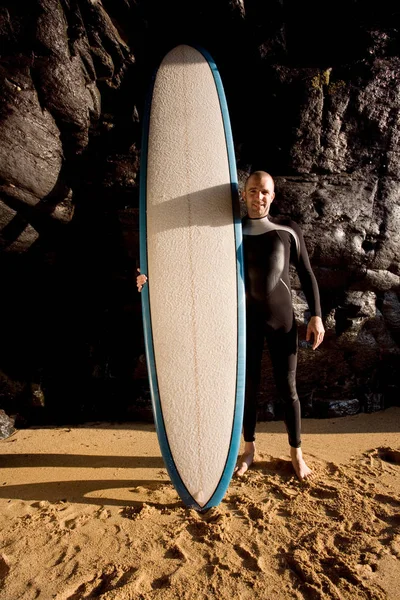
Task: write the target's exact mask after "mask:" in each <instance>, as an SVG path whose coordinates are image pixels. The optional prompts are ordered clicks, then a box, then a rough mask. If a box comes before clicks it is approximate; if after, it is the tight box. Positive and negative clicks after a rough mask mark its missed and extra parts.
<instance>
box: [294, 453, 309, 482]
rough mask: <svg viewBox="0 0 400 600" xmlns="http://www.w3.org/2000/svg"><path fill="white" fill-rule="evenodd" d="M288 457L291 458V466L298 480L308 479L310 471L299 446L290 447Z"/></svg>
mask: <svg viewBox="0 0 400 600" xmlns="http://www.w3.org/2000/svg"><path fill="white" fill-rule="evenodd" d="M290 457H291V459H292V465H293V468H294V470H295V472H296V475H297V477H298V478H299V479H300V481H304V480H305V479H310V477H312V471H311V469H310V468H309V467H307V465H306V463H305V462H304V458H303V453H302V451H301V448H290Z"/></svg>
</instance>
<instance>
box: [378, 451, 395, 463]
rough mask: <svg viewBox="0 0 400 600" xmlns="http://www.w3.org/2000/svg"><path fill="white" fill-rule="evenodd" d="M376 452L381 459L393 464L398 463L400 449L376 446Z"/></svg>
mask: <svg viewBox="0 0 400 600" xmlns="http://www.w3.org/2000/svg"><path fill="white" fill-rule="evenodd" d="M377 452H378V456H379V458H380V459H381V460H384V461H385V462H388V463H391V464H393V465H400V450H393V448H378V449H377Z"/></svg>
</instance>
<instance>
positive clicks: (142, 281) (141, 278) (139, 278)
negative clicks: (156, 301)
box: [136, 269, 147, 292]
mask: <svg viewBox="0 0 400 600" xmlns="http://www.w3.org/2000/svg"><path fill="white" fill-rule="evenodd" d="M138 273H140V269H138ZM146 281H147V277H146V275H138V276H137V277H136V285H137V289H138V292H141V291H142V288H143V286H144V284H145V283H146Z"/></svg>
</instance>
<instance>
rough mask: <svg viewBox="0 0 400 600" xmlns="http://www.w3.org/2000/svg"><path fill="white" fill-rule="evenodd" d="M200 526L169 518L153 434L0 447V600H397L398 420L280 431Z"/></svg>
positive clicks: (273, 428)
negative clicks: (299, 446) (303, 476)
mask: <svg viewBox="0 0 400 600" xmlns="http://www.w3.org/2000/svg"><path fill="white" fill-rule="evenodd" d="M257 431H258V437H257V445H258V460H257V463H256V464H255V465H254V468H252V469H251V470H249V472H248V473H247V474H246V475H245V476H244V477H243V478H242V479H241V480H238V479H234V480H233V481H232V482H231V484H230V486H229V489H228V492H227V494H226V496H225V498H224V500H223V502H222V503H221V504H220V505H219V506H218V507H216V508H214V509H211V510H210V511H208V512H207V513H205V514H199V513H197V512H195V511H193V510H189V509H187V508H185V507H184V506H183V505H182V502H181V501H180V499H179V497H178V495H177V494H176V492H175V490H174V488H173V487H172V485H171V483H170V482H169V478H168V475H167V472H166V470H165V468H164V465H163V461H162V458H161V454H160V450H159V447H158V443H157V437H156V433H155V429H154V426H153V425H151V424H143V423H121V424H108V423H90V424H86V425H82V426H73V427H56V428H53V427H46V428H31V429H26V430H18V431H16V432H15V433H14V434H13V435H12V436H11V437H9V438H7V439H5V440H2V441H0V454H1V455H0V465H1V472H0V473H1V476H0V531H1V534H0V600H17V599H21V600H22V599H23V600H31V599H32V600H33V599H36V598H39V599H41V600H50V599H56V600H81V599H82V600H83V599H93V598H101V599H104V600H136V599H137V600H139V599H143V600H147V599H149V600H150V599H153V598H154V599H161V598H162V599H163V600H169V599H188V600H189V599H190V600H192V599H193V600H200V599H204V600H205V599H208V598H218V599H220V600H225V599H226V600H228V599H229V600H231V599H232V598H240V599H241V600H245V599H249V600H250V599H252V600H254V599H260V600H261V599H263V600H268V599H274V600H288V599H293V598H295V599H303V598H306V599H310V600H311V599H312V600H314V599H321V600H322V599H324V600H325V599H335V600H336V599H337V600H342V599H346V600H347V599H349V600H350V599H352V600H354V599H366V600H367V599H368V600H374V599H377V600H378V599H379V600H381V599H382V600H383V599H388V600H398V598H399V597H400V591H399V590H400V560H399V559H400V433H399V431H400V408H399V407H393V408H389V409H387V410H385V411H381V412H379V413H373V414H358V415H355V416H351V417H344V418H340V419H329V420H312V419H305V420H303V431H304V435H303V452H304V455H305V458H306V460H307V462H308V463H309V465H310V466H311V467H312V468H313V471H314V479H313V480H312V481H311V482H307V483H299V482H298V481H297V480H296V478H295V477H294V475H293V472H292V468H291V465H290V462H289V456H288V446H287V438H286V434H285V432H284V426H283V423H282V422H269V423H259V424H258V429H257Z"/></svg>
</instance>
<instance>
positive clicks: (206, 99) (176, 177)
mask: <svg viewBox="0 0 400 600" xmlns="http://www.w3.org/2000/svg"><path fill="white" fill-rule="evenodd" d="M142 153H143V154H142V173H141V226H140V231H141V270H142V272H144V273H146V274H147V276H148V284H147V285H146V286H145V287H144V289H143V293H142V301H143V316H144V328H145V343H146V356H147V365H148V371H149V377H150V383H151V395H152V403H153V409H154V414H155V421H156V427H157V433H158V438H159V442H160V446H161V450H162V454H163V457H164V459H165V462H166V466H167V468H168V471H169V474H170V476H171V479H172V481H173V483H174V484H175V487H176V489H177V491H178V492H179V494H180V496H181V497H182V499H183V500H184V502H185V503H186V504H187V505H189V506H193V507H195V508H197V509H200V510H204V509H207V508H209V507H210V506H214V505H216V504H218V503H219V502H220V500H221V499H222V497H223V495H224V493H225V491H226V488H227V486H228V485H229V480H230V478H231V476H232V472H233V469H234V466H235V462H236V457H237V453H238V450H239V444H240V433H241V422H242V414H243V395H244V354H245V350H244V286H243V280H242V257H241V228H240V218H239V208H238V197H237V178H236V169H235V163H234V153H233V144H232V138H231V132H230V125H229V116H228V113H227V108H226V104H225V97H224V93H223V89H222V84H221V82H220V79H219V75H218V72H217V70H216V67H215V64H214V63H213V61H212V59H211V57H210V56H209V55H207V53H205V52H204V51H200V50H198V49H196V48H193V47H191V46H186V45H181V46H177V47H176V48H174V49H173V50H171V51H170V52H169V53H168V54H167V55H166V56H165V57H164V59H163V61H162V62H161V65H160V66H159V68H158V70H157V73H156V76H155V80H154V87H153V89H152V94H151V101H150V106H149V111H148V115H147V123H145V127H144V136H143V145H142Z"/></svg>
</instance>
